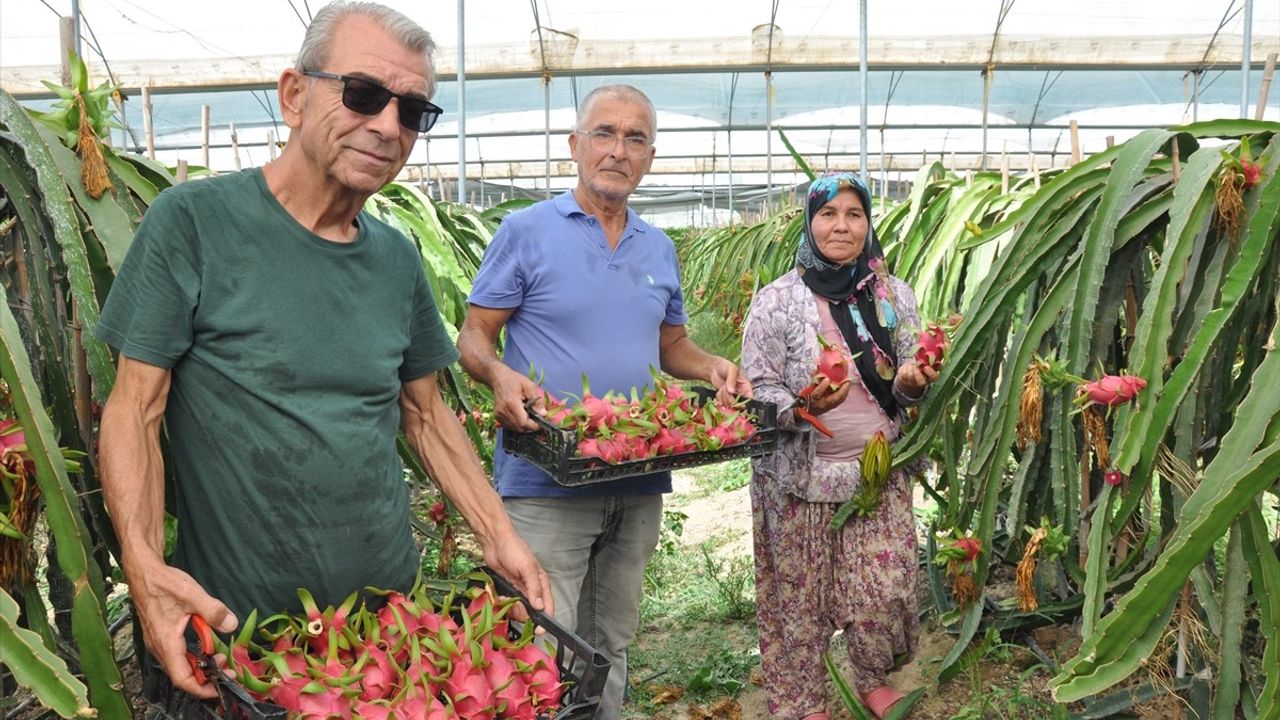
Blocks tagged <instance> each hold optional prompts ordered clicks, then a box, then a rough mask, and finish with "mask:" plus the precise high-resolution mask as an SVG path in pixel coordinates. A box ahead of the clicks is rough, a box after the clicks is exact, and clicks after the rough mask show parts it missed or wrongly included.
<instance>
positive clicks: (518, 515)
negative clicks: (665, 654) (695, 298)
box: [458, 85, 751, 720]
mask: <svg viewBox="0 0 1280 720" xmlns="http://www.w3.org/2000/svg"><path fill="white" fill-rule="evenodd" d="M656 128H657V120H656V116H655V112H654V109H653V104H652V103H651V102H650V101H649V98H647V97H646V96H645V95H644V93H642V92H640V91H639V90H637V89H635V88H633V87H631V86H628V85H607V86H603V87H600V88H597V89H596V90H594V91H592V92H591V93H590V94H588V95H587V96H586V97H585V98H584V99H583V101H582V105H581V107H580V108H579V110H578V121H577V127H576V128H575V130H574V132H573V133H572V134H571V135H570V136H569V149H570V151H571V153H572V155H573V159H574V161H576V162H577V164H578V184H577V187H575V188H574V190H573V192H570V193H565V194H563V195H560V196H559V197H557V198H555V199H553V200H547V201H545V202H541V203H538V204H537V205H534V206H533V207H531V208H528V209H526V210H522V211H520V212H517V213H513V214H511V215H510V216H509V217H507V219H506V220H504V221H503V223H502V226H501V227H500V228H499V229H498V232H497V234H496V235H495V236H494V238H493V242H492V243H491V244H490V245H489V248H488V250H487V251H486V252H485V256H484V262H483V263H482V264H481V265H480V270H479V272H478V273H477V275H476V279H475V284H474V286H473V289H472V292H471V297H470V298H469V302H470V309H469V310H468V313H467V319H466V322H465V323H464V324H463V327H462V331H461V333H459V335H458V349H459V351H461V355H462V358H461V362H462V366H463V367H464V368H465V369H466V371H467V372H468V373H470V374H471V376H472V377H474V378H475V379H476V380H478V381H480V382H483V383H485V384H486V385H488V386H489V387H491V388H493V394H494V410H495V414H496V415H497V418H498V420H499V422H500V423H501V424H502V425H503V427H506V428H512V429H517V430H536V429H537V426H536V425H535V424H534V423H533V422H532V421H531V420H530V419H529V417H528V415H527V414H526V413H525V410H524V403H525V401H527V400H537V399H538V398H540V397H541V393H540V391H539V389H538V387H537V386H535V385H534V383H533V382H532V381H530V379H529V369H530V367H533V368H534V369H535V371H536V373H537V375H538V376H539V377H540V378H541V380H542V387H543V388H544V389H546V390H547V391H549V392H551V393H552V394H554V395H555V396H557V397H565V396H566V395H570V394H573V395H580V394H581V392H582V375H583V373H586V375H587V377H588V378H589V379H590V381H591V389H592V391H593V392H595V393H596V394H598V395H604V394H605V392H607V391H610V390H612V391H614V392H620V393H629V392H630V390H631V388H632V387H636V388H641V387H643V386H644V385H646V384H647V383H650V382H651V381H652V378H651V376H650V373H649V369H650V368H651V367H661V368H662V369H663V370H664V371H665V372H667V373H669V374H671V375H673V376H675V377H677V378H681V379H690V380H705V381H707V382H709V383H711V384H712V385H714V386H715V387H716V388H719V389H721V390H722V391H723V392H724V393H726V394H737V395H750V393H751V384H750V382H748V381H747V379H746V378H745V377H741V376H740V375H739V373H738V368H737V366H736V365H734V364H733V363H732V362H730V361H728V360H726V359H724V358H722V357H718V356H715V355H711V354H709V353H707V352H705V351H703V350H702V349H701V348H699V347H698V346H697V345H695V344H694V343H693V341H692V340H691V339H690V338H689V336H688V335H687V334H686V333H685V327H684V326H685V323H686V322H687V321H688V316H687V315H685V312H684V296H683V295H682V293H681V292H680V269H679V267H678V264H677V260H676V252H675V246H674V245H673V244H672V242H671V239H670V238H668V237H667V235H666V234H665V233H663V232H662V231H661V230H659V229H657V228H655V227H652V226H650V225H649V224H648V223H646V222H644V221H643V220H641V219H640V218H639V217H638V216H637V215H636V214H635V213H634V212H632V211H631V210H630V209H628V208H627V198H628V197H630V195H631V193H632V192H633V191H634V190H635V189H636V186H637V185H639V184H640V180H641V178H643V177H644V175H645V173H646V172H648V170H649V166H650V164H651V163H652V162H653V157H654V149H653V139H654V133H655V130H656ZM504 326H505V327H506V329H507V338H506V348H505V352H504V358H502V359H499V358H498V357H497V356H496V355H495V352H494V348H495V346H496V343H497V339H498V334H499V332H500V331H501V330H502V328H503V327H504ZM501 445H502V443H501V441H499V443H498V448H499V449H498V450H497V451H496V452H495V454H494V481H495V482H496V484H497V486H498V492H499V494H501V495H502V497H503V501H504V502H505V504H506V507H507V511H508V513H509V514H510V515H511V519H512V521H513V522H514V523H515V526H516V530H517V532H519V533H520V535H521V536H522V537H524V539H525V541H526V542H527V543H528V544H529V546H530V548H531V549H532V550H533V553H534V555H536V556H537V558H538V560H539V562H540V563H541V564H542V566H543V568H544V569H545V570H546V571H547V573H548V574H549V575H550V577H551V590H552V596H553V597H554V599H555V608H556V611H555V612H556V618H557V619H558V620H560V621H561V623H563V624H565V625H566V626H568V627H573V628H576V629H577V632H578V634H579V635H581V636H582V637H583V638H584V639H585V640H587V642H589V643H591V644H592V645H593V646H595V647H596V648H597V649H598V650H599V651H600V652H601V653H603V654H604V655H605V656H606V657H608V658H609V659H610V661H612V662H613V670H612V671H611V672H610V674H609V680H608V683H607V684H606V686H605V691H604V697H603V699H602V702H601V709H600V714H599V715H598V717H599V718H602V720H613V719H614V718H617V717H618V716H619V713H620V710H621V706H622V694H623V690H624V688H625V685H626V677H627V672H626V667H627V666H626V650H627V646H628V645H629V644H630V643H631V640H632V638H633V637H634V636H635V631H636V627H637V625H638V623H639V606H640V593H641V587H642V582H643V577H644V568H645V564H646V563H647V562H648V560H649V556H650V555H651V554H652V553H653V550H654V548H655V547H656V546H657V543H658V531H659V529H660V528H661V526H662V493H665V492H670V490H671V474H670V473H666V472H663V473H655V474H653V475H646V476H642V477H634V478H625V479H621V480H615V481H611V482H606V483H601V484H596V485H586V486H581V487H576V488H566V487H563V486H560V485H558V484H557V483H556V482H555V481H554V480H552V479H551V477H550V476H548V475H547V474H546V473H544V472H542V471H541V470H539V469H538V468H536V467H534V466H533V465H531V464H529V463H527V462H525V461H524V460H523V459H520V458H517V457H515V456H513V455H509V454H507V453H505V452H503V451H502V450H501Z"/></svg>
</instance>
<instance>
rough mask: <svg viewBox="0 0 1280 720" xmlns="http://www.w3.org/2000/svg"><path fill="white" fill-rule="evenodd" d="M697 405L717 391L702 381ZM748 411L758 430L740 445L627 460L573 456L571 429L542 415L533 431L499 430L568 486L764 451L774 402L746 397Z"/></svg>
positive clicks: (516, 451)
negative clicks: (537, 428) (604, 459)
mask: <svg viewBox="0 0 1280 720" xmlns="http://www.w3.org/2000/svg"><path fill="white" fill-rule="evenodd" d="M692 390H693V392H694V393H695V394H696V395H697V397H698V399H697V403H698V404H699V405H701V404H703V403H705V402H706V401H707V400H708V399H710V398H712V397H714V395H715V391H714V390H712V389H711V388H706V387H694V388H692ZM747 411H748V412H750V413H752V414H753V415H755V418H756V423H755V424H756V428H757V431H756V434H755V435H752V436H751V437H750V438H748V439H747V441H746V442H744V443H741V444H738V445H729V446H727V447H723V448H720V449H719V450H705V451H697V452H688V453H680V454H679V455H662V456H659V457H652V458H645V459H644V460H628V461H626V462H620V463H614V464H612V465H611V464H609V463H606V462H605V461H603V460H601V459H600V458H594V457H591V458H584V457H578V456H577V452H578V449H577V437H576V436H575V435H574V433H572V432H570V431H568V430H564V429H562V428H558V427H556V426H555V425H552V424H551V423H550V422H548V421H547V420H546V418H544V417H542V416H541V415H537V414H534V413H530V415H529V417H531V418H533V420H534V422H536V423H538V425H539V426H541V428H542V429H541V430H537V431H534V432H511V431H508V430H504V431H503V433H502V448H503V449H504V450H506V451H507V452H509V453H511V454H513V455H517V456H519V457H522V458H524V459H525V460H528V461H529V462H531V463H533V464H534V465H537V466H538V467H539V468H541V469H542V470H544V471H545V472H546V473H547V474H549V475H550V476H551V477H552V478H553V479H554V480H555V481H556V482H557V483H559V484H561V485H564V486H566V487H575V486H578V485H590V484H592V483H600V482H606V481H609V480H617V479H619V478H625V477H632V476H635V475H647V474H649V473H655V472H661V471H663V470H675V469H677V468H686V467H694V466H696V465H709V464H711V463H718V462H724V461H726V460H733V459H735V458H742V457H758V456H760V455H768V454H769V453H771V452H773V451H774V448H776V447H777V445H778V408H777V406H776V405H774V404H773V403H767V402H760V401H759V400H748V401H747Z"/></svg>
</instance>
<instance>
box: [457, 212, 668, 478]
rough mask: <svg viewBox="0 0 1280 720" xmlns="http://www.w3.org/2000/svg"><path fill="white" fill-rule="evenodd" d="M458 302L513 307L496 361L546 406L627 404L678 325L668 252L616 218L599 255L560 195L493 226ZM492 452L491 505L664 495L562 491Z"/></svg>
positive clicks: (657, 234)
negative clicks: (565, 400) (532, 385)
mask: <svg viewBox="0 0 1280 720" xmlns="http://www.w3.org/2000/svg"><path fill="white" fill-rule="evenodd" d="M468 301H469V302H470V303H471V304H473V305H479V306H480V307H486V308H503V309H505V308H515V312H514V313H512V315H511V318H510V319H509V320H508V321H507V340H506V346H505V350H504V354H503V361H504V362H505V363H506V364H507V366H508V367H511V368H512V369H514V370H515V371H516V372H519V373H521V374H525V375H527V374H528V373H529V369H530V367H531V366H532V367H533V369H534V372H535V377H540V378H541V379H542V386H543V387H544V388H545V389H547V390H548V391H550V392H551V393H553V394H555V395H556V396H557V397H568V396H569V395H572V396H573V398H574V399H576V398H577V397H578V396H580V395H581V394H582V374H583V373H584V372H585V373H586V374H587V378H588V379H589V380H590V381H591V392H592V393H593V394H595V395H599V396H603V395H604V393H605V392H606V391H609V390H612V391H614V392H619V393H627V394H630V392H631V388H632V387H633V386H634V387H635V388H636V389H637V390H641V389H643V388H644V386H645V385H649V384H651V383H652V381H653V378H652V376H651V375H650V373H649V368H650V367H654V368H657V367H659V361H658V336H659V331H660V327H661V325H662V323H663V322H667V323H671V324H673V325H683V324H685V323H686V322H688V316H687V315H685V311H684V296H683V294H682V293H681V292H680V269H679V265H678V263H677V260H676V250H675V245H674V244H673V243H672V242H671V238H669V237H667V235H666V233H664V232H662V231H661V230H659V229H657V228H655V227H653V226H652V225H649V224H648V223H646V222H645V221H643V220H641V219H640V217H639V216H637V215H636V214H635V213H634V212H632V211H631V210H630V209H628V210H627V227H626V230H624V231H623V233H622V239H621V240H620V241H619V242H618V246H617V248H615V249H613V250H610V249H609V242H608V240H606V239H605V235H604V229H603V228H602V227H601V226H600V223H599V222H597V221H596V219H595V218H594V217H591V216H590V215H587V214H586V213H584V212H583V211H582V208H581V207H580V206H579V205H578V201H577V200H576V199H575V198H574V197H573V193H571V192H566V193H564V194H562V195H559V196H558V197H556V198H554V199H552V200H546V201H543V202H540V203H538V204H536V205H533V206H531V207H529V208H526V209H524V210H521V211H519V212H515V213H512V214H511V215H509V216H507V218H506V219H505V220H503V221H502V225H501V226H500V227H499V228H498V232H497V234H495V235H494V237H493V242H492V243H490V244H489V247H488V249H487V250H486V251H485V254H484V261H483V262H482V263H481V265H480V270H479V271H478V272H477V273H476V278H475V282H474V284H473V285H472V290H471V296H470V297H469V298H468ZM501 432H502V431H501V430H500V431H499V436H498V443H497V448H496V449H495V451H494V458H493V474H494V483H495V484H496V485H497V489H498V492H499V494H501V495H502V496H503V497H557V496H601V495H651V494H656V493H663V492H670V491H671V473H667V472H663V473H655V474H652V475H644V476H639V477H634V478H623V479H621V480H613V481H609V482H604V483H598V484H592V485H584V486H580V487H576V488H566V487H564V486H561V485H559V484H557V483H556V482H555V481H554V480H552V479H551V477H550V476H549V475H547V474H546V473H544V472H542V471H541V470H539V469H538V468H537V467H535V466H533V465H531V464H529V463H528V462H526V461H524V460H523V459H521V458H518V457H515V456H514V455H510V454H508V453H506V452H503V450H502V436H501Z"/></svg>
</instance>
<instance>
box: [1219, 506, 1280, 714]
mask: <svg viewBox="0 0 1280 720" xmlns="http://www.w3.org/2000/svg"><path fill="white" fill-rule="evenodd" d="M1243 534H1244V527H1243V525H1242V524H1241V523H1239V522H1237V523H1236V524H1235V525H1234V526H1232V529H1231V537H1230V539H1229V540H1228V541H1227V564H1226V569H1225V571H1224V572H1223V578H1222V634H1221V636H1220V637H1219V639H1218V677H1217V681H1216V682H1215V683H1214V687H1213V690H1214V692H1213V717H1220V718H1229V717H1234V716H1235V714H1236V713H1235V711H1236V705H1238V704H1239V703H1240V682H1241V679H1242V678H1241V665H1240V660H1241V656H1240V647H1241V645H1242V644H1243V643H1244V613H1245V600H1246V598H1247V597H1248V586H1249V566H1248V565H1247V564H1246V563H1245V559H1244V550H1243V547H1244V546H1243V540H1242V538H1241V535H1243ZM1273 557H1274V555H1273Z"/></svg>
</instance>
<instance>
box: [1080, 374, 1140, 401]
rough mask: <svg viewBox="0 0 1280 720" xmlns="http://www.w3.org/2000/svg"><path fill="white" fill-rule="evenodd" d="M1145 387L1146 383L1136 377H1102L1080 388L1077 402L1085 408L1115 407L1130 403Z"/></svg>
mask: <svg viewBox="0 0 1280 720" xmlns="http://www.w3.org/2000/svg"><path fill="white" fill-rule="evenodd" d="M1146 386H1147V381H1146V380H1143V379H1142V378H1140V377H1138V376H1137V375H1103V376H1102V377H1100V378H1098V379H1097V380H1094V381H1092V382H1086V383H1083V384H1082V385H1081V386H1080V391H1079V395H1078V397H1079V401H1080V402H1082V403H1083V404H1084V405H1085V406H1089V405H1106V406H1107V407H1116V406H1117V405H1123V404H1125V403H1127V402H1132V401H1133V400H1134V399H1135V398H1137V397H1138V393H1139V392H1141V391H1142V389H1143V388H1145V387H1146Z"/></svg>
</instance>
